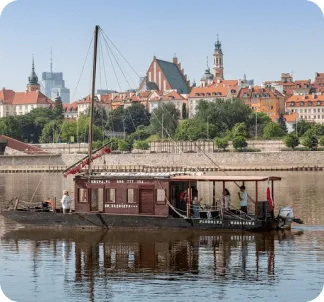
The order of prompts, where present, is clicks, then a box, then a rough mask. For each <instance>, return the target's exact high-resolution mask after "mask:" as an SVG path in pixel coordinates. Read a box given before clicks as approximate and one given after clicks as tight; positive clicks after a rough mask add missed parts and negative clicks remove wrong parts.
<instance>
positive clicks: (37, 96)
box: [12, 91, 54, 105]
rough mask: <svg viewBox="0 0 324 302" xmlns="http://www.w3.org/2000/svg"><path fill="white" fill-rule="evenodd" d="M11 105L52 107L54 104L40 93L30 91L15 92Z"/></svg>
mask: <svg viewBox="0 0 324 302" xmlns="http://www.w3.org/2000/svg"><path fill="white" fill-rule="evenodd" d="M12 104H13V105H29V104H44V105H52V104H54V102H53V101H51V100H50V99H49V98H48V97H47V96H46V95H44V94H43V93H41V92H40V91H30V92H16V93H15V96H14V99H13V101H12Z"/></svg>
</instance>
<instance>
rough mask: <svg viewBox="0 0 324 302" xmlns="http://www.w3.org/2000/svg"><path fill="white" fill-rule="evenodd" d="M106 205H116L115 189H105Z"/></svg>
mask: <svg viewBox="0 0 324 302" xmlns="http://www.w3.org/2000/svg"><path fill="white" fill-rule="evenodd" d="M106 203H116V189H106Z"/></svg>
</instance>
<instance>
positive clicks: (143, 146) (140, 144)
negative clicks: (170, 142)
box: [133, 141, 150, 150]
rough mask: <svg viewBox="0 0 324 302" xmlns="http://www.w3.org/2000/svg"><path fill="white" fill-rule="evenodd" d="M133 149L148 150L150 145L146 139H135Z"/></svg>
mask: <svg viewBox="0 0 324 302" xmlns="http://www.w3.org/2000/svg"><path fill="white" fill-rule="evenodd" d="M133 148H134V149H140V150H148V149H149V148H150V145H149V143H148V142H147V141H136V142H135V143H134V145H133Z"/></svg>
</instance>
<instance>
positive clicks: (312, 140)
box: [301, 135, 318, 150]
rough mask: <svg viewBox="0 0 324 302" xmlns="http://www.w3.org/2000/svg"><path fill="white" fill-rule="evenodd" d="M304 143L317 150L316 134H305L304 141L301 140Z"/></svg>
mask: <svg viewBox="0 0 324 302" xmlns="http://www.w3.org/2000/svg"><path fill="white" fill-rule="evenodd" d="M301 143H302V145H303V146H305V147H307V148H309V149H312V150H315V149H316V148H317V145H318V140H317V138H316V136H314V135H312V136H305V137H304V138H303V139H302V141H301Z"/></svg>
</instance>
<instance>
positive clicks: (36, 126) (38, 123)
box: [18, 108, 62, 143]
mask: <svg viewBox="0 0 324 302" xmlns="http://www.w3.org/2000/svg"><path fill="white" fill-rule="evenodd" d="M18 118H19V122H20V124H21V127H22V134H21V136H22V137H21V139H22V140H23V141H26V142H29V143H38V142H39V138H40V136H41V135H42V131H43V128H44V127H45V125H46V124H47V123H49V122H51V121H53V120H56V119H58V120H60V121H62V119H61V118H57V116H56V115H55V113H54V111H53V110H52V109H50V108H35V109H33V110H32V111H30V112H29V113H27V114H25V115H21V116H19V117H18Z"/></svg>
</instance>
